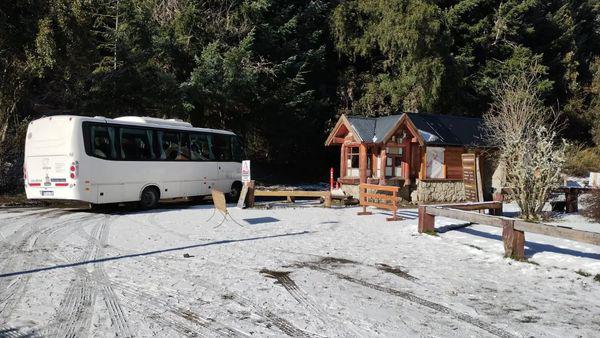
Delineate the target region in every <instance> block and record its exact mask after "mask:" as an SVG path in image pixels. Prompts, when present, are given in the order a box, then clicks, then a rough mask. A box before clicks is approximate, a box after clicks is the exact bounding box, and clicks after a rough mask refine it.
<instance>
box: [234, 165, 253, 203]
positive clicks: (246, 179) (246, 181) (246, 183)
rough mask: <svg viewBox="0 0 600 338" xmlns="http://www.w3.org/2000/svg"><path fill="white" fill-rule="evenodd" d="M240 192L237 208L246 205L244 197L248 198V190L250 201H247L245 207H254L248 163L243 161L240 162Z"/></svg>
mask: <svg viewBox="0 0 600 338" xmlns="http://www.w3.org/2000/svg"><path fill="white" fill-rule="evenodd" d="M242 184H243V186H242V191H241V192H240V199H239V200H238V203H237V207H238V208H243V207H244V204H246V197H247V196H248V191H249V190H250V199H251V201H248V203H247V206H250V207H251V206H253V205H254V182H253V181H252V179H251V175H250V161H249V160H245V161H242Z"/></svg>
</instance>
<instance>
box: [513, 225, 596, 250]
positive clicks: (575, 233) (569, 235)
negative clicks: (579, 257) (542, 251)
mask: <svg viewBox="0 0 600 338" xmlns="http://www.w3.org/2000/svg"><path fill="white" fill-rule="evenodd" d="M515 229H516V230H520V231H527V232H533V233H536V234H540V235H546V236H550V237H558V238H564V239H570V240H573V241H577V242H583V243H589V244H594V245H600V233H597V232H590V231H583V230H575V229H567V228H561V227H557V226H553V225H548V224H542V223H531V222H525V221H520V220H516V221H515Z"/></svg>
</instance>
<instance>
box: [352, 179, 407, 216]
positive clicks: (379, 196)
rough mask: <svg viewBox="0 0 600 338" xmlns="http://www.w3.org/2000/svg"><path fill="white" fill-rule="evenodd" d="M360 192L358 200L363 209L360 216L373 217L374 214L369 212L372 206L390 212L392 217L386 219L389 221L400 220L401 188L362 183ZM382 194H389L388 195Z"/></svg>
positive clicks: (359, 188)
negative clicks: (369, 207)
mask: <svg viewBox="0 0 600 338" xmlns="http://www.w3.org/2000/svg"><path fill="white" fill-rule="evenodd" d="M358 192H359V194H358V195H359V198H358V199H359V202H360V205H361V206H362V207H363V211H361V212H359V213H358V215H372V214H373V213H372V212H370V211H367V206H372V207H376V208H380V209H386V210H390V211H391V212H392V217H389V218H386V220H388V221H397V220H399V219H400V218H399V217H398V216H397V215H396V212H397V211H398V193H399V192H400V187H393V186H387V185H376V184H365V183H362V184H360V185H359V186H358ZM381 192H387V194H385V193H381Z"/></svg>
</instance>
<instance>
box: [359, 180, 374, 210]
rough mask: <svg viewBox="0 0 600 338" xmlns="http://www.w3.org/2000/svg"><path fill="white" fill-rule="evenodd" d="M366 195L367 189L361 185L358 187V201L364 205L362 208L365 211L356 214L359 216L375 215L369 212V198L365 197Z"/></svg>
mask: <svg viewBox="0 0 600 338" xmlns="http://www.w3.org/2000/svg"><path fill="white" fill-rule="evenodd" d="M366 193H367V188H365V187H364V186H362V185H359V186H358V200H359V201H360V205H362V207H363V211H359V212H357V213H356V214H357V215H359V216H364V215H372V214H373V213H372V212H370V211H367V197H366V196H365V195H364V194H366Z"/></svg>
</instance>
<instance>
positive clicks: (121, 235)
mask: <svg viewBox="0 0 600 338" xmlns="http://www.w3.org/2000/svg"><path fill="white" fill-rule="evenodd" d="M358 210H359V208H333V209H323V208H317V207H309V206H305V207H298V208H291V207H290V208H276V207H275V208H271V209H252V210H241V209H236V208H231V213H232V215H233V217H234V218H235V219H236V220H237V221H238V222H240V223H241V224H242V225H243V226H239V225H237V224H235V223H234V222H232V221H227V222H225V223H224V224H222V225H221V226H218V227H215V226H216V225H217V224H218V223H219V221H220V216H215V217H214V218H213V219H211V220H210V221H209V222H206V220H207V219H208V218H209V217H210V216H211V214H212V207H211V206H209V205H199V206H193V207H189V206H186V205H183V206H181V208H179V207H177V206H171V207H169V208H165V209H158V210H153V211H137V212H132V211H119V212H113V213H110V214H102V213H91V212H84V211H69V210H59V209H1V210H0V336H10V337H17V336H21V335H23V334H28V333H29V334H32V336H36V335H41V336H71V337H75V336H77V337H80V336H95V337H98V336H99V337H109V336H117V335H118V336H119V337H121V336H125V337H127V336H141V337H147V336H158V337H173V336H192V335H200V336H228V335H232V336H246V335H255V336H267V335H270V336H282V335H290V336H375V335H381V336H456V337H464V336H472V337H480V336H550V337H564V336H587V337H594V336H596V337H597V336H598V332H600V315H599V314H600V282H596V281H594V280H593V276H594V275H595V274H600V247H598V246H593V245H587V244H582V243H577V242H572V241H568V240H561V239H553V238H550V237H545V236H541V235H534V234H526V241H527V255H528V256H529V262H516V261H512V260H510V259H505V258H503V257H502V255H503V245H502V241H501V232H500V229H497V228H492V227H488V226H484V225H473V226H469V227H457V224H459V222H457V221H452V220H449V219H443V218H438V220H437V224H436V226H437V227H438V228H440V234H439V236H429V235H420V234H418V233H417V219H416V217H417V214H416V210H411V209H407V210H401V211H400V214H401V215H402V216H404V217H406V218H407V220H405V221H400V222H386V221H385V218H386V217H387V216H388V215H386V214H385V212H380V211H377V210H374V214H373V215H372V216H356V212H357V211H358ZM579 270H581V271H580V272H586V273H590V274H592V276H587V277H586V276H582V275H580V274H578V273H576V272H577V271H579Z"/></svg>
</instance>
